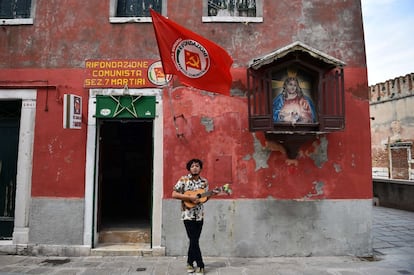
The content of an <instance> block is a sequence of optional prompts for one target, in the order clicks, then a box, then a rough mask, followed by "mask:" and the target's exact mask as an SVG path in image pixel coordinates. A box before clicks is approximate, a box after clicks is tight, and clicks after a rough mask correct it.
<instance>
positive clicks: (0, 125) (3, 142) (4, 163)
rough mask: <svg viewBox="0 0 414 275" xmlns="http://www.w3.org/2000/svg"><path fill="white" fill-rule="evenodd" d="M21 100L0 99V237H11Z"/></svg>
mask: <svg viewBox="0 0 414 275" xmlns="http://www.w3.org/2000/svg"><path fill="white" fill-rule="evenodd" d="M21 106H22V102H21V101H20V100H12V101H0V239H11V237H12V234H13V227H14V207H15V199H16V174H17V153H18V148H19V127H20V112H21Z"/></svg>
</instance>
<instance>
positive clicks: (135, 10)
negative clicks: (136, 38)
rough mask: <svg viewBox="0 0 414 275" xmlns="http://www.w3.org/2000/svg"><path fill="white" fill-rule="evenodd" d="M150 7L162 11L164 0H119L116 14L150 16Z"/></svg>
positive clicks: (122, 15) (121, 15)
mask: <svg viewBox="0 0 414 275" xmlns="http://www.w3.org/2000/svg"><path fill="white" fill-rule="evenodd" d="M150 9H153V10H155V11H157V12H158V13H161V9H162V0H118V5H117V8H116V16H118V17H150V16H151V15H150Z"/></svg>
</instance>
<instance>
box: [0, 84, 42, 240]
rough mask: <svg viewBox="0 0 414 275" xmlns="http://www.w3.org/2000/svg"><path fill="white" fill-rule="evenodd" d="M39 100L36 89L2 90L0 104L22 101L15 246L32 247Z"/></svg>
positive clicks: (14, 229)
mask: <svg viewBox="0 0 414 275" xmlns="http://www.w3.org/2000/svg"><path fill="white" fill-rule="evenodd" d="M36 98H37V90H36V89H7V90H1V89H0V100H4V99H7V100H8V99H12V100H22V108H21V114H20V129H19V147H18V148H19V149H18V150H19V152H18V154H17V174H16V197H15V201H16V202H19V203H16V206H15V209H14V228H13V238H12V243H13V244H28V243H29V210H30V198H31V190H32V168H33V165H32V163H33V141H34V126H35V118H36ZM1 243H3V241H2V242H1Z"/></svg>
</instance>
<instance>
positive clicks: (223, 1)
mask: <svg viewBox="0 0 414 275" xmlns="http://www.w3.org/2000/svg"><path fill="white" fill-rule="evenodd" d="M203 22H263V0H203Z"/></svg>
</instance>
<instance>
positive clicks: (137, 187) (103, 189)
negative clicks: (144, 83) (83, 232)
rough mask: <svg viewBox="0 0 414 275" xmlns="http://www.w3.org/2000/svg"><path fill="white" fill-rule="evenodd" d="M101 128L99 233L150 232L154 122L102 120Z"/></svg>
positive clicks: (100, 122)
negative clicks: (135, 230)
mask: <svg viewBox="0 0 414 275" xmlns="http://www.w3.org/2000/svg"><path fill="white" fill-rule="evenodd" d="M98 125H99V130H98V133H99V134H98V138H99V172H98V175H99V176H98V212H97V214H98V219H97V231H98V232H99V234H100V235H101V234H102V232H103V231H108V230H120V231H122V230H131V229H137V230H143V229H144V230H147V232H150V229H151V217H152V185H153V183H152V178H153V177H152V171H153V167H152V163H153V135H152V133H153V120H140V119H123V120H120V119H117V120H108V119H102V120H98ZM148 234H150V233H148ZM149 238H150V236H149ZM100 239H101V236H100ZM135 241H137V240H135ZM140 241H142V242H150V239H149V240H148V239H147V240H138V241H137V242H140ZM100 242H101V241H100ZM128 242H131V241H128Z"/></svg>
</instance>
